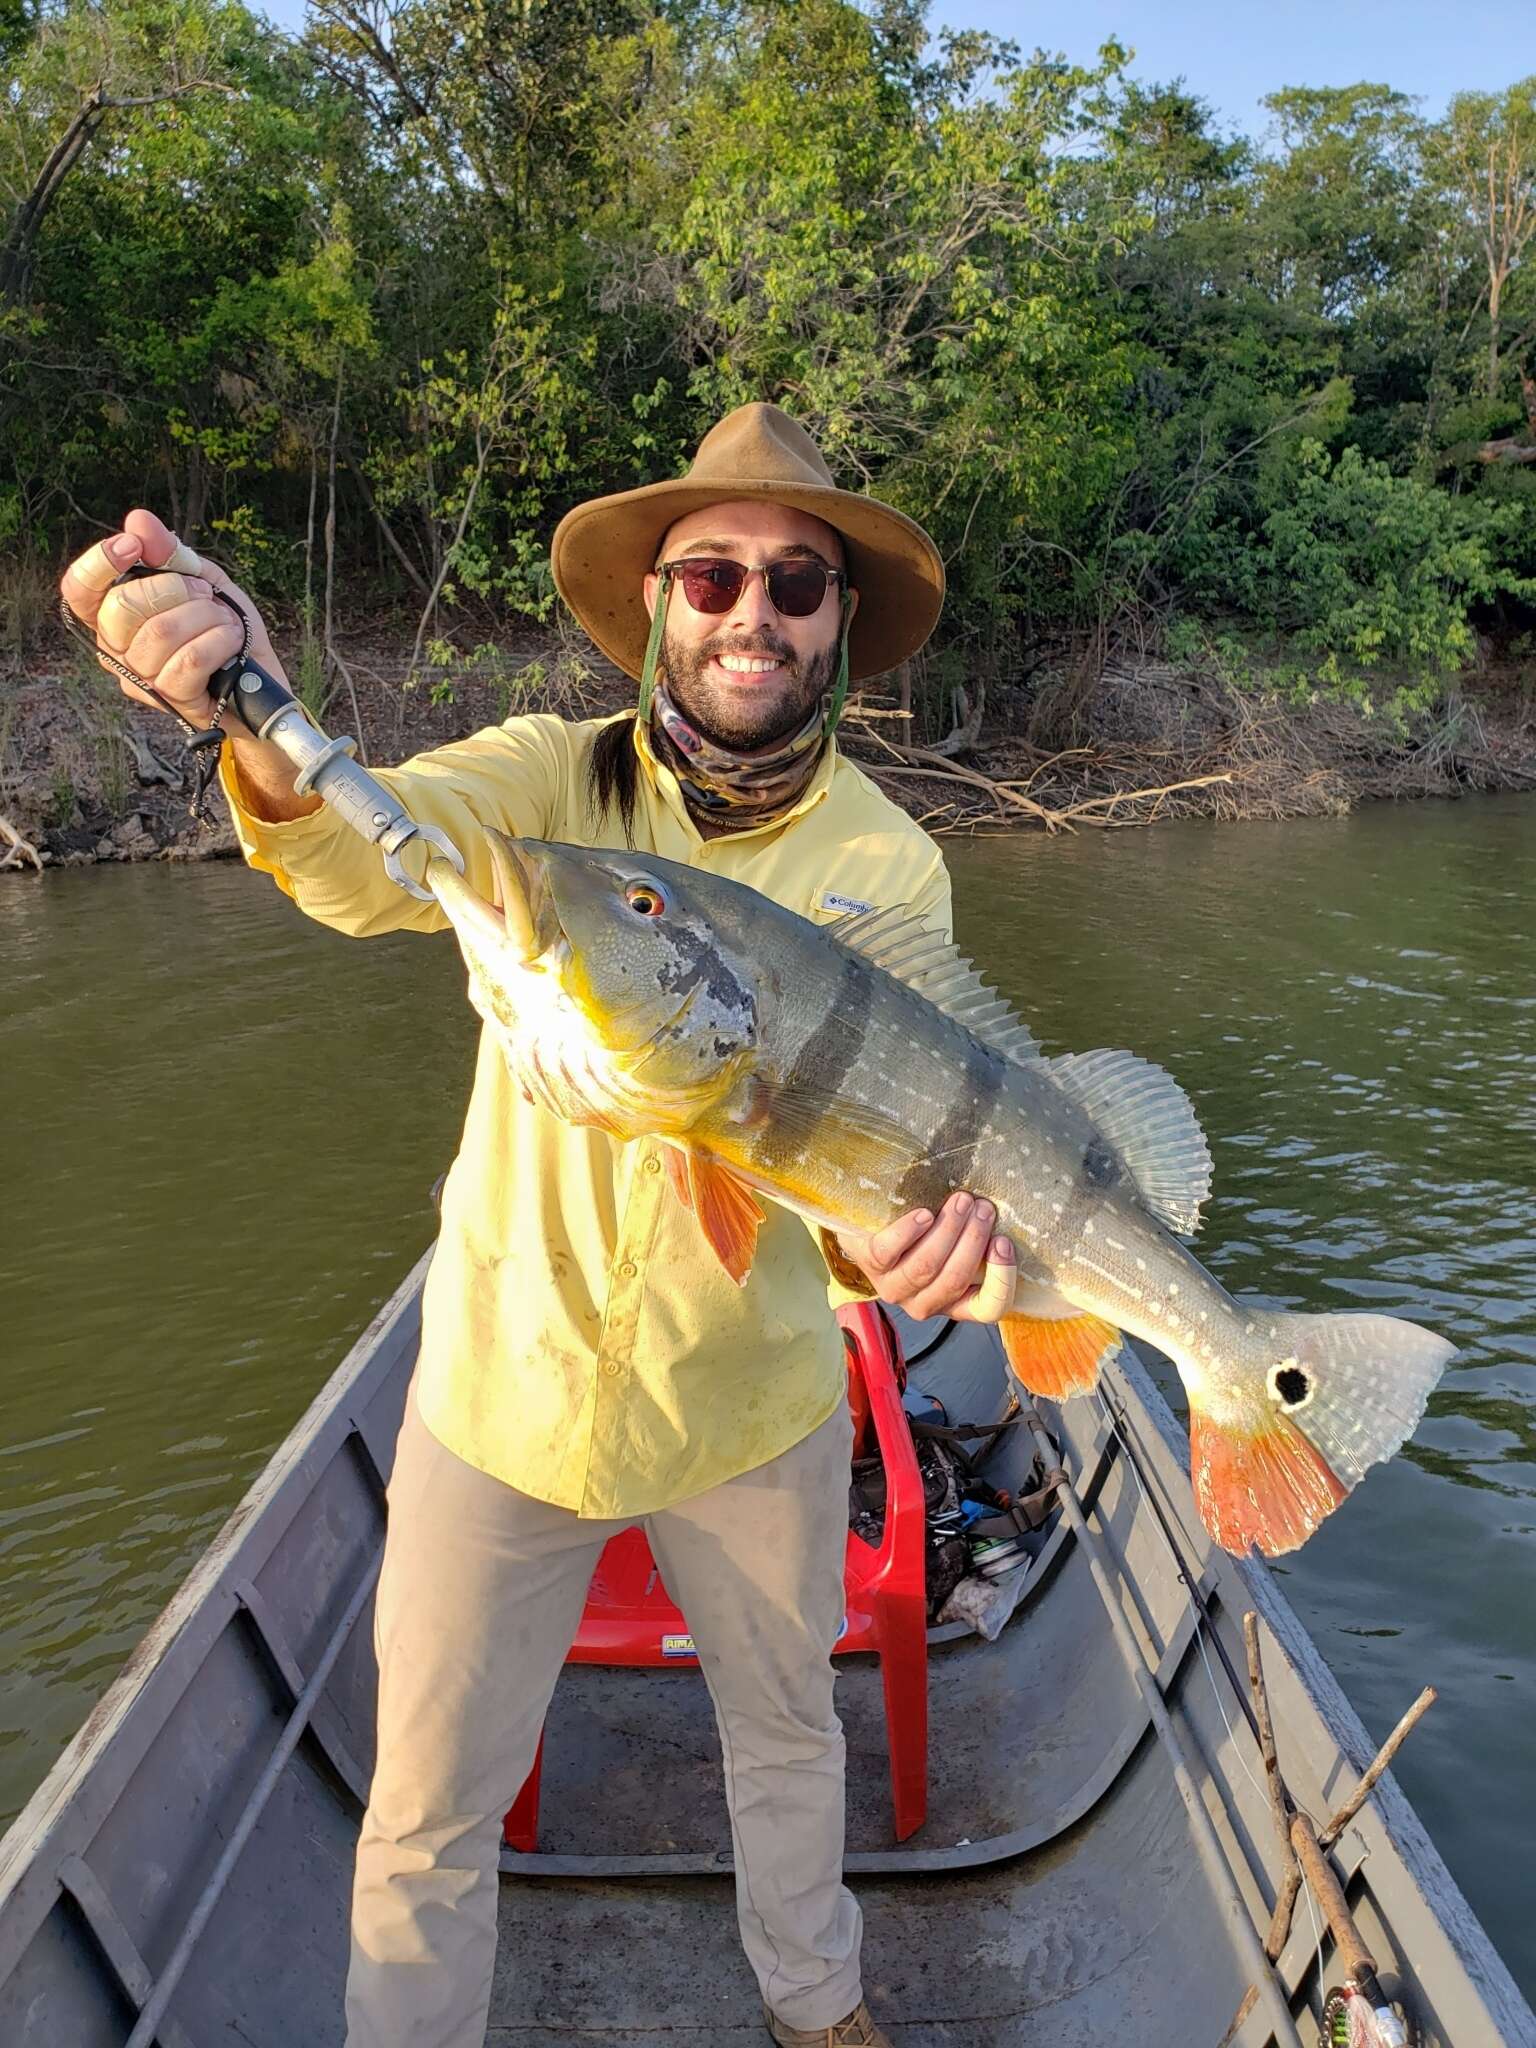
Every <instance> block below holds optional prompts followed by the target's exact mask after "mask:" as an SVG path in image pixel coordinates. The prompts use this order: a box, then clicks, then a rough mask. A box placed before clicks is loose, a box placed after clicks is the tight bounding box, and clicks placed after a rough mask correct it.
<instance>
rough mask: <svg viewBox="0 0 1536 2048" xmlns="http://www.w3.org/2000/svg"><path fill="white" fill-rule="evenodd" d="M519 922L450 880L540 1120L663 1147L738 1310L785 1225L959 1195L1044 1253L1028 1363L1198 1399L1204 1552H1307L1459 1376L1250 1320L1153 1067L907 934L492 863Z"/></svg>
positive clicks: (1032, 1296) (474, 984) (1303, 1319)
mask: <svg viewBox="0 0 1536 2048" xmlns="http://www.w3.org/2000/svg"><path fill="white" fill-rule="evenodd" d="M489 837H490V842H491V855H492V863H493V872H494V874H495V878H496V895H497V899H498V900H497V903H496V904H490V903H487V902H486V901H485V900H484V899H483V898H482V897H481V896H480V895H479V894H478V893H477V892H476V891H475V890H474V889H472V888H471V887H469V885H468V884H467V883H466V882H465V881H464V880H463V878H462V877H461V876H460V875H459V874H458V873H457V872H456V871H455V870H454V869H453V868H452V867H451V866H450V865H449V863H448V862H447V861H445V860H442V859H438V858H434V860H433V861H432V863H431V865H430V866H429V868H428V870H427V881H428V884H429V885H430V886H431V887H432V889H433V890H434V891H435V893H436V895H437V898H438V900H439V902H440V903H441V904H442V906H443V909H444V911H445V912H446V913H447V915H448V917H449V919H450V921H451V922H452V924H453V926H454V929H455V931H456V933H457V935H458V939H459V944H460V947H461V949H462V951H463V954H464V958H465V961H466V964H467V966H468V969H469V986H470V995H471V999H472V1001H473V1002H474V1004H475V1007H476V1008H477V1009H478V1010H479V1012H480V1014H481V1015H482V1017H484V1019H485V1020H486V1022H487V1024H488V1025H489V1026H490V1027H491V1028H492V1029H493V1031H495V1032H496V1034H497V1035H498V1037H499V1039H500V1042H501V1044H502V1047H503V1049H504V1051H505V1054H506V1058H507V1060H508V1062H509V1064H510V1066H511V1069H512V1074H513V1077H514V1079H515V1080H516V1082H517V1083H518V1084H519V1086H520V1087H521V1088H522V1089H523V1091H524V1093H525V1094H526V1095H527V1096H528V1097H529V1098H530V1099H531V1100H533V1101H535V1102H537V1103H540V1104H542V1105H543V1106H544V1107H545V1108H546V1109H548V1110H550V1111H551V1112H553V1114H555V1115H556V1116H560V1117H564V1118H566V1119H567V1120H568V1121H570V1122H572V1123H579V1124H590V1125H595V1126H597V1127H599V1128H601V1129H602V1130H605V1131H608V1132H610V1133H611V1134H612V1135H613V1136H614V1137H615V1138H617V1139H620V1140H629V1139H635V1138H641V1137H649V1138H653V1139H660V1140H662V1141H664V1142H665V1144H666V1147H667V1152H666V1157H667V1160H668V1164H669V1170H670V1173H671V1179H672V1183H673V1186H674V1187H675V1189H676V1191H677V1194H678V1196H679V1198H680V1199H681V1200H682V1201H683V1202H685V1203H686V1204H687V1205H688V1206H689V1207H690V1208H691V1209H692V1210H693V1211H694V1213H695V1214H696V1215H697V1217H698V1221H699V1225H700V1228H701V1229H702V1231H703V1234H704V1236H705V1238H706V1239H707V1240H708V1242H709V1244H710V1245H711V1246H712V1247H713V1248H714V1251H715V1253H716V1254H717V1255H718V1257H719V1258H720V1260H721V1262H722V1263H723V1265H724V1266H725V1268H726V1270H727V1271H728V1272H729V1273H730V1274H731V1275H732V1277H733V1278H734V1279H735V1280H736V1281H738V1282H739V1283H744V1282H745V1281H746V1278H747V1275H748V1273H749V1272H750V1270H751V1266H752V1260H753V1253H754V1249H755V1245H756V1239H757V1231H758V1226H759V1224H760V1223H761V1222H762V1219H763V1215H764V1211H763V1209H762V1207H761V1204H760V1202H759V1199H758V1198H759V1196H762V1195H766V1196H768V1197H769V1198H771V1199H772V1200H774V1201H776V1202H779V1203H782V1204H783V1205H785V1206H786V1207H788V1208H790V1209H793V1210H795V1211H797V1212H798V1213H799V1214H801V1215H803V1216H805V1217H807V1218H809V1219H810V1220H811V1221H812V1222H814V1223H817V1224H820V1225H823V1226H825V1227H827V1228H829V1229H833V1230H855V1231H864V1232H867V1231H873V1230H877V1229H879V1228H881V1227H882V1226H883V1225H885V1224H887V1223H889V1222H891V1221H893V1220H894V1219H895V1218H896V1217H898V1216H900V1215H903V1214H905V1213H906V1212H907V1211H908V1210H911V1209H919V1208H922V1209H929V1210H932V1211H933V1212H934V1213H935V1214H936V1213H937V1211H938V1209H939V1206H940V1204H941V1203H942V1202H943V1201H944V1199H945V1198H946V1197H947V1196H948V1195H949V1194H950V1193H952V1192H953V1191H954V1190H956V1189H960V1188H964V1189H968V1190H969V1191H970V1192H971V1193H973V1194H975V1195H978V1196H984V1197H986V1198H988V1199H990V1200H991V1201H992V1202H994V1203H995V1204H996V1207H997V1226H996V1227H997V1229H998V1230H999V1231H1001V1232H1005V1233H1006V1234H1007V1235H1008V1236H1009V1237H1011V1238H1012V1240H1013V1242H1014V1244H1015V1246H1016V1248H1017V1252H1018V1280H1017V1286H1016V1290H1015V1294H1014V1300H1013V1307H1012V1312H1011V1313H1010V1314H1008V1315H1007V1316H1005V1317H1004V1319H1003V1321H1002V1322H1001V1323H1000V1324H999V1330H1000V1333H1001V1336H1002V1341H1003V1344H1004V1347H1005V1349H1006V1351H1007V1355H1008V1360H1009V1363H1010V1365H1011V1367H1012V1369H1013V1371H1014V1372H1015V1373H1016V1374H1017V1375H1018V1377H1019V1379H1020V1380H1021V1381H1022V1382H1023V1384H1024V1385H1025V1386H1026V1387H1027V1388H1029V1389H1030V1391H1031V1392H1033V1393H1036V1394H1042V1395H1047V1396H1049V1397H1051V1398H1052V1399H1056V1400H1062V1399H1065V1398H1067V1397H1068V1396H1070V1395H1074V1394H1082V1393H1085V1392H1087V1391H1088V1390H1089V1389H1090V1388H1091V1387H1092V1386H1093V1384H1094V1382H1095V1379H1096V1378H1097V1375H1098V1371H1099V1367H1100V1364H1101V1363H1102V1361H1103V1359H1104V1358H1105V1357H1106V1356H1107V1355H1109V1354H1110V1353H1111V1352H1113V1350H1114V1349H1115V1347H1116V1345H1117V1344H1118V1342H1119V1338H1120V1333H1121V1332H1122V1331H1129V1332H1130V1333H1132V1334H1133V1335H1135V1336H1137V1337H1141V1338H1144V1339H1146V1340H1147V1341H1148V1342H1149V1343H1152V1344H1154V1345H1156V1346H1157V1348H1158V1349H1159V1350H1160V1351H1162V1352H1164V1353H1166V1354H1167V1356H1168V1357H1169V1358H1171V1359H1172V1360H1173V1362H1174V1364H1175V1365H1176V1366H1177V1368H1178V1371H1179V1374H1180V1377H1181V1378H1182V1380H1183V1382H1184V1386H1185V1390H1186V1392H1187V1394H1188V1398H1189V1417H1190V1461H1191V1474H1192V1479H1193V1483H1194V1491H1195V1498H1196V1500H1197V1502H1198V1503H1199V1507H1200V1512H1201V1515H1202V1516H1203V1518H1204V1521H1205V1524H1206V1527H1207V1528H1208V1529H1209V1530H1210V1532H1211V1534H1212V1535H1213V1536H1214V1537H1215V1538H1216V1540H1217V1542H1219V1543H1221V1544H1223V1545H1224V1546H1225V1547H1226V1548H1227V1549H1228V1550H1232V1551H1237V1552H1242V1551H1246V1550H1247V1549H1248V1547H1249V1546H1250V1545H1257V1546H1258V1548H1259V1549H1260V1550H1261V1551H1263V1552H1264V1553H1265V1554H1266V1555H1270V1556H1274V1555H1276V1554H1277V1553H1279V1552H1281V1551H1286V1550H1292V1549H1294V1548H1295V1547H1296V1546H1297V1545H1298V1544H1300V1543H1302V1542H1304V1541H1305V1540H1306V1538H1307V1537H1308V1536H1309V1535H1310V1534H1311V1532H1312V1531H1313V1530H1314V1529H1315V1528H1316V1527H1317V1525H1318V1523H1319V1522H1320V1521H1321V1520H1322V1519H1323V1517H1324V1516H1325V1515H1327V1514H1329V1513H1330V1512H1331V1511H1332V1510H1333V1509H1334V1508H1335V1507H1337V1506H1338V1504H1339V1502H1340V1501H1341V1500H1343V1498H1344V1496H1345V1494H1346V1493H1348V1492H1349V1490H1350V1489H1351V1487H1353V1486H1354V1485H1355V1484H1356V1482H1357V1481H1358V1480H1359V1479H1360V1478H1361V1477H1362V1476H1363V1475H1364V1473H1365V1472H1366V1470H1367V1469H1368V1467H1370V1466H1371V1465H1373V1464H1376V1463H1378V1462H1379V1461H1380V1460H1381V1459H1384V1458H1389V1457H1390V1456H1391V1455H1392V1453H1393V1452H1394V1451H1396V1450H1397V1448H1398V1447H1399V1445H1400V1444H1402V1442H1403V1441H1404V1439H1405V1438H1406V1437H1407V1436H1408V1435H1409V1434H1410V1433H1411V1432H1412V1430H1413V1428H1414V1426H1415V1424H1416V1423H1417V1421H1418V1419H1419V1417H1420V1415H1421V1414H1422V1413H1423V1410H1424V1404H1425V1401H1426V1399H1427V1398H1428V1395H1429V1393H1430V1390H1431V1388H1432V1387H1433V1386H1434V1384H1435V1382H1436V1381H1437V1380H1438V1379H1439V1377H1440V1374H1441V1372H1442V1371H1443V1370H1444V1367H1445V1365H1446V1362H1447V1360H1448V1359H1449V1358H1450V1357H1451V1356H1452V1355H1453V1351H1454V1347H1453V1346H1452V1345H1450V1344H1448V1343H1447V1342H1445V1340H1444V1339H1443V1338H1441V1337H1438V1336H1435V1335H1434V1334H1433V1333H1432V1332H1430V1331H1428V1330H1423V1329H1420V1328H1419V1327H1418V1326H1417V1325H1416V1324H1413V1323H1408V1322H1402V1321H1399V1320H1398V1319H1396V1318H1394V1317H1391V1316H1384V1315H1370V1314H1346V1315H1301V1314H1294V1313H1288V1312H1284V1311H1280V1310H1276V1309H1271V1308H1265V1307H1262V1306H1260V1305H1259V1304H1257V1303H1254V1302H1243V1301H1239V1300H1235V1299H1234V1298H1233V1297H1232V1296H1231V1295H1229V1294H1228V1293H1227V1292H1226V1290H1225V1289H1224V1288H1222V1287H1221V1286H1220V1285H1219V1284H1218V1283H1217V1282H1216V1281H1215V1280H1214V1279H1213V1278H1212V1277H1211V1275H1210V1274H1209V1273H1208V1272H1207V1271H1206V1270H1205V1268H1204V1267H1203V1266H1202V1265H1201V1264H1200V1263H1199V1261H1198V1260H1197V1259H1196V1258H1195V1257H1194V1256H1193V1255H1192V1254H1191V1253H1190V1252H1189V1251H1188V1250H1187V1249H1186V1248H1185V1246H1184V1245H1183V1244H1181V1243H1180V1241H1179V1237H1178V1236H1177V1235H1176V1234H1175V1233H1185V1234H1188V1233H1191V1232H1193V1231H1194V1230H1195V1228H1196V1227H1197V1223H1198V1217H1199V1211H1200V1206H1201V1204H1202V1202H1203V1201H1204V1200H1205V1198H1206V1196H1207V1194H1208V1193H1209V1191H1210V1178H1211V1157H1210V1153H1209V1151H1208V1150H1207V1147H1206V1143H1205V1139H1204V1136H1203V1134H1202V1133H1201V1130H1200V1126H1199V1124H1198V1122H1197V1120H1196V1117H1195V1113H1194V1110H1193V1108H1192V1107H1191V1105H1190V1103H1189V1100H1188V1098H1187V1097H1186V1096H1185V1095H1184V1093H1183V1092H1182V1090H1181V1089H1180V1088H1179V1087H1178V1086H1177V1084H1176V1083H1175V1082H1174V1081H1173V1080H1172V1079H1171V1078H1170V1077H1169V1076H1168V1075H1167V1074H1165V1073H1164V1072H1163V1071H1162V1070H1161V1069H1160V1068H1158V1067H1154V1066H1151V1065H1149V1064H1148V1063H1147V1062H1146V1061H1144V1060H1141V1059H1138V1058H1137V1057H1136V1056H1135V1055H1134V1054H1132V1053H1129V1052H1108V1051H1101V1052H1088V1053H1068V1054H1064V1055H1060V1056H1058V1057H1055V1058H1048V1057H1046V1055H1045V1054H1044V1053H1043V1052H1042V1051H1041V1049H1040V1047H1039V1045H1038V1044H1037V1043H1036V1041H1035V1040H1034V1038H1033V1037H1032V1036H1031V1035H1030V1033H1029V1032H1028V1030H1027V1029H1026V1028H1025V1027H1024V1025H1023V1024H1021V1023H1020V1022H1019V1021H1018V1019H1017V1018H1016V1017H1014V1016H1013V1015H1012V1014H1011V1012H1010V1011H1009V1009H1008V1006H1007V1005H1006V1004H1005V1003H1004V1002H1003V1001H1002V1000H1001V999H1000V998H999V997H998V996H997V995H995V994H994V992H993V991H992V990H991V989H989V988H988V987H987V986H986V985H985V984H984V983H983V982H982V980H981V978H980V976H979V975H978V974H977V973H976V972H975V970H974V969H973V968H972V967H971V966H970V965H969V963H968V962H966V961H965V960H963V959H962V958H961V957H960V956H959V955H958V954H957V953H956V951H955V950H954V948H953V947H952V946H950V945H949V943H948V942H947V941H945V940H943V939H942V938H940V937H938V936H937V935H935V934H934V933H932V932H930V931H928V930H927V929H926V928H925V927H923V926H921V925H918V924H916V923H914V922H912V921H911V920H910V919H908V918H907V917H906V916H905V915H904V914H903V913H902V912H900V911H894V910H874V911H868V912H860V913H856V914H854V915H851V916H848V917H844V918H842V919H840V920H839V921H837V922H836V923H834V924H832V925H828V926H825V927H821V926H816V925H813V924H811V923H810V922H808V921H807V920H806V919H804V918H802V917H798V916H796V915H795V914H794V913H793V912H791V911H788V910H785V909H783V908H782V907H781V906H780V905H778V904H776V903H773V902H770V901H769V900H768V899H767V898H766V897H763V896H760V895H759V894H758V893H757V892H756V891H755V890H753V889H749V888H746V887H744V886H743V885H742V884H740V883H738V882H731V881H727V880H725V879H724V878H723V877H721V876H718V875H711V874H707V873H701V872H699V871H697V870H695V869H692V868H686V867H682V866H680V865H678V864H677V863H675V862H672V861H666V860H661V859H658V858H656V857H655V856H652V855H637V854H630V853H624V852H614V851H608V850H596V851H594V850H591V849H588V848H584V847H577V846H565V845H556V844H552V843H547V842H542V841H536V840H527V839H524V840H512V839H508V838H506V837H504V836H503V835H502V834H500V833H495V832H492V833H491V834H490V835H489Z"/></svg>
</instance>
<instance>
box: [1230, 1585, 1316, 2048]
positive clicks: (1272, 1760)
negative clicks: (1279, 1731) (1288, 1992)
mask: <svg viewBox="0 0 1536 2048" xmlns="http://www.w3.org/2000/svg"><path fill="white" fill-rule="evenodd" d="M1243 1642H1244V1643H1245V1645H1246V1646H1247V1650H1248V1684H1249V1687H1250V1689H1251V1690H1252V1693H1253V1711H1254V1718H1255V1719H1256V1720H1257V1722H1258V1724H1259V1751H1260V1754H1261V1755H1262V1756H1263V1758H1264V1782H1265V1786H1266V1788H1267V1790H1268V1792H1269V1810H1270V1814H1271V1816H1272V1818H1273V1820H1274V1823H1275V1832H1276V1834H1278V1835H1279V1837H1280V1848H1281V1853H1282V1855H1283V1856H1284V1859H1285V1861H1284V1864H1283V1865H1282V1874H1281V1879H1280V1890H1279V1892H1278V1893H1277V1895H1276V1898H1275V1910H1274V1912H1273V1913H1272V1914H1271V1915H1270V1921H1269V1932H1268V1934H1266V1935H1265V1937H1264V1953H1265V1955H1267V1956H1268V1957H1269V1960H1270V1961H1271V1962H1272V1963H1273V1962H1277V1961H1278V1960H1279V1956H1280V1951H1281V1949H1283V1948H1284V1947H1285V1944H1286V1941H1287V1940H1288V1939H1289V1937H1290V1932H1291V1915H1292V1913H1293V1912H1294V1911H1295V1909H1296V1896H1297V1893H1298V1892H1299V1891H1300V1890H1301V1866H1300V1864H1299V1863H1298V1862H1297V1860H1296V1851H1295V1847H1294V1845H1293V1843H1292V1840H1291V1819H1290V1812H1291V1808H1290V1801H1289V1799H1288V1798H1287V1796H1286V1790H1285V1780H1284V1779H1283V1778H1282V1777H1281V1775H1280V1761H1279V1758H1278V1757H1277V1756H1276V1754H1275V1724H1274V1720H1273V1717H1272V1716H1271V1714H1270V1711H1269V1693H1268V1691H1267V1689H1266V1688H1265V1684H1264V1666H1263V1662H1262V1659H1261V1658H1260V1655H1259V1617H1258V1615H1257V1614H1256V1613H1255V1612H1254V1611H1253V1609H1252V1608H1251V1607H1250V1608H1249V1609H1248V1612H1247V1613H1246V1614H1245V1615H1244V1616H1243ZM1258 1997H1259V1987H1258V1985H1257V1984H1250V1985H1249V1986H1248V1989H1247V1990H1246V1991H1245V1992H1244V1993H1243V1999H1242V2003H1241V2004H1240V2005H1239V2006H1238V2008H1237V2011H1236V2012H1235V2013H1234V2014H1233V2015H1232V2023H1231V2025H1230V2026H1229V2027H1228V2028H1227V2031H1226V2032H1225V2033H1224V2034H1223V2035H1222V2037H1221V2040H1220V2042H1219V2043H1218V2044H1217V2048H1228V2044H1229V2043H1230V2042H1231V2041H1232V2040H1233V2039H1234V2038H1235V2037H1236V2035H1237V2033H1238V2030H1239V2029H1240V2028H1241V2026H1242V2024H1243V2021H1244V2020H1245V2019H1247V2017H1248V2015H1249V2013H1251V2012H1252V2011H1253V2008H1254V2006H1255V2005H1256V2004H1257V2003H1258Z"/></svg>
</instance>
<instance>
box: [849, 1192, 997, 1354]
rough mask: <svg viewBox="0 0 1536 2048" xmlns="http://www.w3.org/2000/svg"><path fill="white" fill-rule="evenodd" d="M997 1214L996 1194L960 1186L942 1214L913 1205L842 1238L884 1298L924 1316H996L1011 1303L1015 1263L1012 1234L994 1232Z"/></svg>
mask: <svg viewBox="0 0 1536 2048" xmlns="http://www.w3.org/2000/svg"><path fill="white" fill-rule="evenodd" d="M996 1221H997V1210H996V1209H995V1208H994V1207H993V1205H992V1203H991V1202H987V1201H981V1200H978V1199H977V1198H976V1197H975V1196H973V1195H968V1194H965V1193H963V1192H962V1193H959V1194H953V1195H951V1196H950V1197H949V1199H948V1201H946V1202H945V1204H944V1206H943V1208H942V1209H940V1211H939V1213H938V1215H937V1216H935V1215H933V1214H932V1213H931V1212H930V1211H929V1210H927V1209H912V1210H909V1211H908V1213H907V1214H906V1215H905V1216H898V1217H897V1219H896V1221H895V1222H894V1223H887V1224H886V1226H885V1228H884V1229H883V1230H877V1231H874V1232H873V1233H872V1234H871V1235H870V1236H868V1237H865V1236H862V1235H860V1234H859V1233H858V1232H856V1231H839V1233H838V1239H837V1241H838V1243H839V1244H840V1245H841V1247H842V1249H843V1252H844V1254H845V1255H846V1256H847V1257H848V1258H849V1259H851V1260H852V1262H853V1263H854V1265H856V1266H857V1267H859V1269H860V1270H861V1271H862V1272H864V1273H866V1274H867V1275H868V1276H869V1282H870V1285H871V1286H872V1287H873V1288H874V1290H875V1293H876V1294H877V1295H878V1296H879V1298H880V1300H881V1301H885V1302H890V1303H892V1304H893V1305H894V1306H895V1307H897V1308H902V1309H905V1310H906V1312H907V1314H908V1315H909V1316H913V1317H915V1318H916V1319H917V1320H918V1321H919V1322H922V1321H923V1320H925V1319H926V1318H927V1317H929V1316H952V1317H953V1318H954V1320H955V1321H956V1322H960V1323H995V1322H998V1321H1000V1320H1001V1318H1002V1317H1004V1316H1005V1315H1007V1313H1008V1311H1009V1309H1010V1308H1011V1307H1012V1306H1013V1289H1014V1281H1015V1278H1016V1277H1017V1270H1018V1262H1017V1255H1016V1254H1015V1252H1014V1248H1013V1241H1012V1239H1010V1238H1007V1237H1001V1236H998V1237H994V1236H993V1234H992V1226H993V1224H994V1223H995V1222H996Z"/></svg>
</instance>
